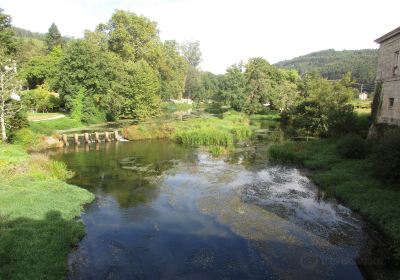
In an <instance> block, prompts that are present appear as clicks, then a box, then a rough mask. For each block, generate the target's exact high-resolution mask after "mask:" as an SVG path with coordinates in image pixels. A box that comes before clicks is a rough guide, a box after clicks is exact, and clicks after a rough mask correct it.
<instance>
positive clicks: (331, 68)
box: [275, 49, 378, 83]
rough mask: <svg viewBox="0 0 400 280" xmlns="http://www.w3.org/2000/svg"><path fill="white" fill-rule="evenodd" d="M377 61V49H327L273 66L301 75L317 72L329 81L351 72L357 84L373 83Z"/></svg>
mask: <svg viewBox="0 0 400 280" xmlns="http://www.w3.org/2000/svg"><path fill="white" fill-rule="evenodd" d="M377 59H378V50H377V49H364V50H344V51H335V50H333V49H329V50H323V51H318V52H313V53H310V54H307V55H303V56H299V57H295V58H293V59H290V60H284V61H280V62H278V63H276V64H275V65H276V66H278V67H283V68H292V69H296V70H298V71H300V73H301V74H304V73H307V72H312V71H317V72H319V73H320V74H321V75H322V76H323V77H325V78H327V79H329V80H337V79H340V78H341V77H342V76H343V74H345V73H346V72H351V73H352V76H353V78H354V79H355V80H356V81H357V82H359V83H374V81H375V73H376V64H377Z"/></svg>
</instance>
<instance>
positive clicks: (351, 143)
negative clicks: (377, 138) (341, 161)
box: [337, 134, 367, 159]
mask: <svg viewBox="0 0 400 280" xmlns="http://www.w3.org/2000/svg"><path fill="white" fill-rule="evenodd" d="M337 152H338V153H339V155H341V156H342V157H344V158H349V159H362V158H365V156H366V154H367V149H366V143H365V140H364V139H362V138H361V137H360V136H358V135H355V134H348V135H345V136H343V137H342V138H340V139H339V141H338V143H337Z"/></svg>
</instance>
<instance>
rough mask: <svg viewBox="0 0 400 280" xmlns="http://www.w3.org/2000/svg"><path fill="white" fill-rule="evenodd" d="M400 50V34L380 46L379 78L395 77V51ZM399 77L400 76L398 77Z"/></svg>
mask: <svg viewBox="0 0 400 280" xmlns="http://www.w3.org/2000/svg"><path fill="white" fill-rule="evenodd" d="M399 50H400V34H399V35H397V36H395V37H393V38H390V39H389V40H387V41H385V42H383V43H382V44H381V45H380V47H379V57H378V70H377V72H376V74H377V77H376V78H377V79H378V80H385V79H393V78H394V77H393V66H394V53H395V52H396V51H399ZM398 78H399V77H398Z"/></svg>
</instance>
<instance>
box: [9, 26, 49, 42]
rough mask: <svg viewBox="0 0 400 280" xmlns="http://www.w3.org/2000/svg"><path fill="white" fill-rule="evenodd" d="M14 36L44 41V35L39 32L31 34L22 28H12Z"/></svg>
mask: <svg viewBox="0 0 400 280" xmlns="http://www.w3.org/2000/svg"><path fill="white" fill-rule="evenodd" d="M13 29H14V32H15V36H16V37H18V38H22V39H38V40H44V39H45V34H43V33H39V32H32V31H29V30H26V29H23V28H19V27H15V26H13Z"/></svg>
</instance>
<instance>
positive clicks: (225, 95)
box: [217, 64, 246, 112]
mask: <svg viewBox="0 0 400 280" xmlns="http://www.w3.org/2000/svg"><path fill="white" fill-rule="evenodd" d="M245 87H246V80H245V77H244V75H243V66H242V65H241V64H237V65H236V64H235V65H232V66H230V67H229V68H228V69H227V70H226V74H225V75H223V77H222V78H221V83H220V92H219V95H218V98H217V100H219V101H221V102H222V103H224V104H225V105H228V106H230V107H232V108H233V109H234V110H236V111H239V112H240V111H243V105H244V102H245V97H246V96H245V95H246V93H245Z"/></svg>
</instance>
